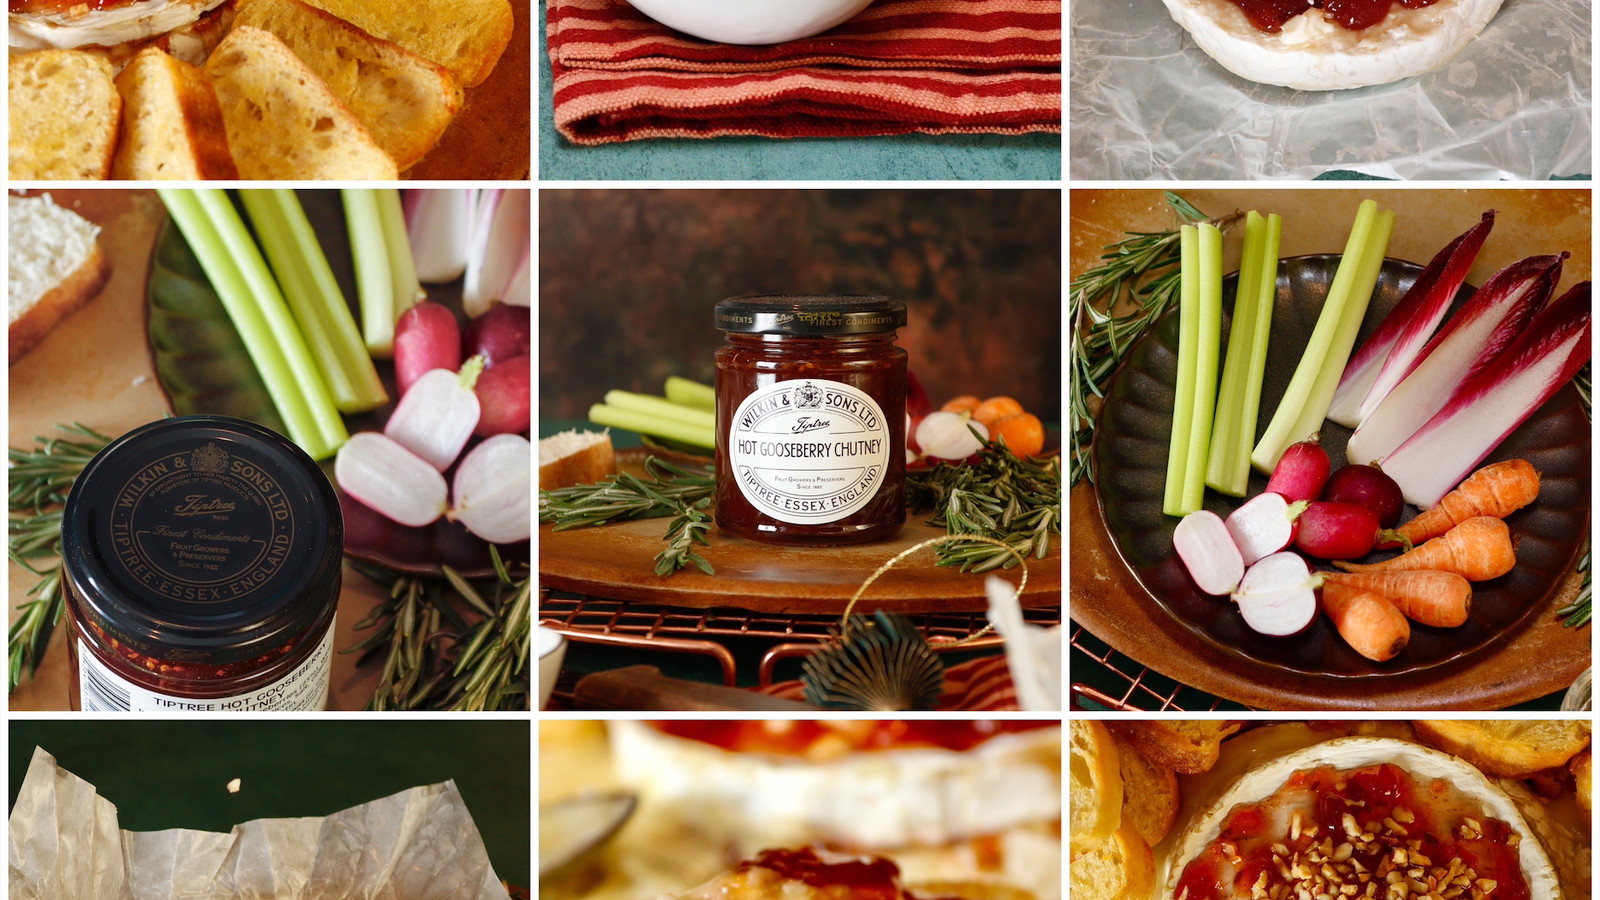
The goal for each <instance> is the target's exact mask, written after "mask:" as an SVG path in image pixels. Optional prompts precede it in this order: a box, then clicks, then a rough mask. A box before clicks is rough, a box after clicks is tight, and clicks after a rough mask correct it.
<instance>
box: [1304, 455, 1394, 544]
mask: <svg viewBox="0 0 1600 900" xmlns="http://www.w3.org/2000/svg"><path fill="white" fill-rule="evenodd" d="M1322 499H1324V500H1337V501H1340V502H1344V503H1359V504H1361V505H1362V506H1365V507H1366V508H1367V509H1370V510H1372V512H1373V513H1374V514H1375V515H1377V517H1378V525H1379V527H1382V528H1393V527H1394V526H1395V525H1397V524H1399V522H1400V513H1401V512H1403V511H1404V510H1405V506H1406V500H1405V498H1404V497H1402V496H1401V495H1400V485H1398V484H1395V483H1394V479H1393V478H1390V477H1389V476H1388V475H1385V474H1384V472H1383V470H1382V469H1380V468H1378V467H1377V466H1354V465H1351V466H1344V467H1342V468H1340V469H1338V470H1337V471H1335V472H1334V473H1333V474H1332V475H1330V476H1328V485H1327V487H1325V488H1323V489H1322Z"/></svg>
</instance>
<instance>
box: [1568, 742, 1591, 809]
mask: <svg viewBox="0 0 1600 900" xmlns="http://www.w3.org/2000/svg"><path fill="white" fill-rule="evenodd" d="M1567 765H1568V767H1569V768H1571V769H1572V780H1573V789H1574V790H1575V791H1576V792H1577V798H1578V808H1579V809H1581V810H1583V811H1584V812H1588V811H1589V809H1590V806H1589V804H1590V802H1591V801H1590V799H1589V797H1590V793H1589V791H1590V784H1591V782H1592V780H1593V778H1594V755H1593V754H1592V753H1591V752H1590V751H1589V750H1584V751H1583V752H1582V753H1579V754H1578V755H1577V756H1574V757H1573V758H1572V762H1570V763H1568V764H1567Z"/></svg>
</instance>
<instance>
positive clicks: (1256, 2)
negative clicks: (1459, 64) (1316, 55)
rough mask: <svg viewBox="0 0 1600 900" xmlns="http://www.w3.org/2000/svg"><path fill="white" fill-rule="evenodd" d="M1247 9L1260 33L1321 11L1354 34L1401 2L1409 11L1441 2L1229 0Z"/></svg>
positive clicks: (1371, 24) (1270, 31) (1379, 19)
mask: <svg viewBox="0 0 1600 900" xmlns="http://www.w3.org/2000/svg"><path fill="white" fill-rule="evenodd" d="M1229 2H1231V3H1233V5H1234V6H1237V7H1239V8H1240V9H1241V10H1244V14H1245V16H1246V17H1247V18H1248V19H1249V20H1250V24H1252V25H1254V26H1255V27H1256V28H1257V29H1258V30H1260V31H1265V32H1267V33H1268V34H1276V33H1277V32H1279V31H1282V30H1283V26H1284V23H1286V22H1288V21H1289V20H1290V19H1292V18H1294V17H1295V16H1298V15H1301V14H1302V13H1305V12H1307V11H1309V10H1311V9H1321V10H1322V11H1323V13H1324V14H1326V15H1327V17H1328V19H1329V21H1332V22H1336V23H1338V24H1339V25H1341V26H1342V27H1344V28H1347V29H1349V30H1350V31H1361V30H1363V29H1367V28H1371V27H1372V26H1374V25H1376V24H1378V23H1379V22H1382V21H1383V20H1384V19H1385V18H1387V17H1388V15H1389V9H1390V7H1392V6H1394V4H1396V3H1398V4H1400V5H1401V6H1403V7H1406V8H1407V9H1418V8H1420V7H1424V6H1432V5H1433V4H1435V3H1437V2H1438V0H1313V2H1311V3H1309V4H1308V3H1307V2H1306V0H1229Z"/></svg>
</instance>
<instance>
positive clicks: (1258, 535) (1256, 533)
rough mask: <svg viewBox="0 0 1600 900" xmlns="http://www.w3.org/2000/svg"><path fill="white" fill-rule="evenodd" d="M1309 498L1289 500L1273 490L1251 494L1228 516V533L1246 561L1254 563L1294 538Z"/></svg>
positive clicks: (1287, 544)
mask: <svg viewBox="0 0 1600 900" xmlns="http://www.w3.org/2000/svg"><path fill="white" fill-rule="evenodd" d="M1305 508H1306V502H1305V501H1304V500H1301V501H1299V502H1297V503H1290V502H1289V501H1288V500H1285V499H1284V498H1283V495H1281V494H1275V493H1273V492H1271V491H1267V492H1266V493H1262V494H1258V495H1256V496H1255V497H1252V498H1250V500H1248V501H1246V502H1245V504H1244V505H1243V506H1241V507H1239V508H1238V509H1236V510H1234V511H1233V514H1232V515H1230V516H1228V521H1227V526H1228V534H1229V535H1230V536H1231V537H1232V538H1233V543H1234V544H1235V545H1236V546H1237V547H1238V548H1239V555H1240V556H1241V557H1243V558H1244V564H1245V565H1247V566H1249V565H1254V564H1255V562H1256V560H1258V559H1260V558H1261V557H1263V556H1266V555H1267V554H1269V553H1277V552H1278V551H1279V550H1282V549H1283V548H1285V547H1287V546H1289V542H1290V541H1293V540H1294V533H1295V530H1296V525H1295V522H1296V520H1297V519H1299V518H1300V514H1301V513H1302V512H1304V511H1305Z"/></svg>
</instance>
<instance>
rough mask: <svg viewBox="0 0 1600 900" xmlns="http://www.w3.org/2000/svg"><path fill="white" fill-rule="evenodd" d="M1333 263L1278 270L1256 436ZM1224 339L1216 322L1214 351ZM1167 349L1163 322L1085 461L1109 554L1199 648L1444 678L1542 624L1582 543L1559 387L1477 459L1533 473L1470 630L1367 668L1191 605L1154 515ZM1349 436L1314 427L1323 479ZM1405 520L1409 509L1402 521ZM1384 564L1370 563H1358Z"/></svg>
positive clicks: (1255, 481)
mask: <svg viewBox="0 0 1600 900" xmlns="http://www.w3.org/2000/svg"><path fill="white" fill-rule="evenodd" d="M1338 264H1339V257H1338V256H1337V255H1322V256H1302V257H1293V258H1290V259H1285V260H1283V262H1282V264H1281V265H1280V267H1279V271H1278V293H1277V299H1276V301H1275V308H1274V312H1273V317H1274V318H1273V326H1272V328H1273V330H1272V338H1271V342H1270V344H1269V347H1268V355H1267V374H1266V382H1265V384H1264V385H1263V387H1262V398H1261V415H1260V417H1259V420H1258V423H1257V435H1258V437H1259V434H1260V432H1261V431H1264V430H1265V429H1266V425H1267V422H1268V421H1269V420H1270V418H1271V413H1272V410H1274V409H1276V408H1277V405H1278V402H1279V400H1280V399H1281V398H1282V397H1283V392H1284V389H1285V387H1286V386H1287V384H1288V381H1289V376H1290V375H1291V374H1292V373H1293V371H1294V366H1295V364H1296V363H1297V362H1298V361H1299V358H1300V354H1301V352H1302V350H1303V349H1304V347H1305V345H1306V342H1307V341H1308V340H1309V338H1310V335H1311V330H1312V328H1313V327H1314V326H1315V324H1316V317H1317V314H1318V313H1319V312H1320V311H1321V309H1322V303H1323V300H1324V298H1325V297H1326V296H1327V292H1328V287H1329V285H1330V284H1331V283H1332V281H1333V276H1334V272H1335V270H1336V269H1337V268H1338ZM1420 271H1421V268H1420V267H1419V266H1417V265H1415V264H1412V263H1406V262H1398V261H1394V260H1388V261H1386V262H1385V263H1384V266H1383V270H1382V273H1381V274H1380V275H1379V278H1378V287H1377V291H1376V292H1375V294H1374V296H1373V298H1372V303H1371V306H1370V307H1369V308H1368V312H1367V317H1366V320H1365V321H1364V322H1363V323H1362V332H1361V338H1360V340H1362V341H1364V340H1366V338H1367V336H1368V335H1369V334H1370V333H1371V331H1372V330H1373V329H1374V328H1375V327H1376V325H1377V323H1378V322H1379V321H1380V320H1381V319H1382V317H1383V316H1384V315H1385V314H1386V313H1388V311H1389V310H1390V309H1392V308H1394V305H1395V303H1396V302H1398V301H1399V299H1400V297H1401V296H1402V295H1403V294H1404V293H1405V291H1406V289H1407V288H1409V287H1410V286H1411V284H1412V282H1413V281H1415V280H1416V277H1417V275H1418V273H1419V272H1420ZM1235 277H1236V276H1232V275H1230V276H1229V277H1228V278H1227V279H1226V281H1225V287H1224V288H1223V296H1224V297H1231V296H1232V293H1233V282H1234V280H1235ZM1471 294H1472V290H1471V289H1470V288H1464V289H1463V290H1462V292H1461V294H1460V295H1459V296H1458V297H1457V298H1456V300H1457V303H1458V304H1459V303H1460V302H1462V301H1464V300H1465V299H1466V298H1467V297H1468V296H1470V295H1471ZM1225 315H1226V311H1225ZM1227 329H1228V323H1227V321H1226V320H1225V321H1224V323H1223V332H1222V333H1223V340H1224V343H1226V340H1227V333H1228V331H1227ZM1177 346H1178V319H1177V316H1176V315H1175V314H1172V315H1167V316H1165V317H1163V318H1162V319H1161V320H1160V321H1158V322H1157V323H1156V324H1155V325H1154V327H1152V328H1151V329H1150V330H1149V331H1148V332H1147V333H1146V334H1145V335H1144V336H1143V337H1141V338H1140V340H1139V341H1138V342H1137V343H1136V344H1135V346H1134V347H1133V349H1132V350H1131V351H1129V354H1128V357H1127V360H1126V361H1125V362H1124V364H1123V366H1122V368H1121V369H1120V370H1119V371H1118V373H1117V376H1116V378H1115V379H1114V380H1113V382H1112V384H1111V385H1110V387H1109V390H1108V391H1107V395H1106V401H1105V405H1104V407H1103V408H1102V411H1101V413H1100V421H1099V425H1098V427H1097V428H1096V432H1095V433H1096V437H1095V447H1094V453H1095V465H1096V467H1097V471H1098V472H1099V473H1100V477H1099V479H1098V484H1097V490H1098V495H1099V500H1100V511H1101V516H1102V517H1103V519H1104V521H1105V525H1106V530H1107V531H1108V532H1109V533H1110V535H1111V539H1112V542H1113V543H1114V544H1115V545H1116V547H1117V551H1118V553H1120V554H1121V556H1122V559H1123V561H1124V562H1125V563H1127V565H1128V567H1129V569H1131V570H1132V572H1133V574H1134V576H1135V577H1136V578H1137V579H1138V581H1139V583H1140V584H1141V585H1142V586H1143V587H1144V589H1145V591H1146V592H1147V593H1148V594H1149V595H1150V597H1151V599H1152V600H1153V601H1155V602H1156V603H1157V604H1159V605H1160V606H1161V607H1162V608H1163V609H1164V610H1166V611H1167V612H1168V613H1169V614H1170V615H1171V616H1172V617H1173V618H1174V619H1175V620H1176V621H1177V622H1178V623H1179V624H1180V625H1182V626H1183V627H1184V628H1186V629H1188V630H1189V631H1190V632H1191V633H1192V634H1193V635H1194V636H1195V638H1196V639H1197V640H1202V641H1205V642H1207V643H1209V644H1211V645H1213V646H1215V647H1217V648H1218V649H1219V650H1221V651H1222V652H1224V653H1228V654H1231V655H1233V656H1237V657H1240V658H1243V659H1247V660H1251V661H1253V662H1256V663H1259V664H1261V665H1263V666H1269V667H1273V668H1276V669H1282V670H1287V671H1290V672H1297V673H1301V674H1307V675H1319V676H1327V677H1335V678H1361V677H1382V676H1387V675H1396V674H1400V673H1408V672H1417V671H1420V670H1423V669H1428V668H1432V667H1435V666H1442V665H1446V664H1449V663H1452V662H1456V661H1459V660H1462V659H1464V658H1467V657H1469V656H1472V655H1474V654H1478V653H1483V652H1485V651H1488V650H1491V649H1492V648H1493V647H1494V646H1495V645H1496V644H1498V643H1499V642H1500V641H1502V640H1504V639H1505V638H1506V637H1507V636H1509V635H1510V634H1512V633H1513V632H1515V631H1517V630H1518V629H1520V628H1522V627H1524V626H1525V625H1527V624H1528V622H1529V621H1530V620H1531V619H1532V618H1533V617H1534V616H1536V615H1539V614H1540V613H1542V612H1548V610H1547V609H1546V605H1547V604H1546V601H1547V600H1549V599H1550V598H1551V597H1552V596H1553V595H1554V593H1555V592H1556V590H1557V589H1558V587H1559V586H1560V584H1561V581H1562V579H1563V578H1564V577H1565V575H1566V573H1567V572H1568V571H1569V570H1570V569H1571V567H1572V564H1573V561H1574V559H1576V557H1577V555H1578V553H1579V552H1580V550H1581V548H1582V546H1583V544H1584V542H1585V540H1586V538H1587V537H1588V531H1589V455H1590V438H1589V421H1588V418H1587V417H1586V415H1585V414H1584V410H1583V405H1582V402H1581V400H1580V399H1579V397H1578V393H1577V391H1576V390H1575V389H1574V388H1573V387H1572V386H1571V385H1570V384H1569V385H1567V386H1566V387H1564V388H1562V389H1561V391H1560V392H1559V393H1557V394H1556V396H1554V397H1552V398H1551V399H1550V401H1549V402H1547V403H1546V404H1545V405H1544V406H1543V407H1542V408H1540V409H1539V410H1538V411H1537V412H1535V413H1534V415H1533V416H1532V417H1531V418H1529V419H1528V421H1526V422H1524V423H1523V424H1522V427H1520V428H1518V429H1517V430H1516V431H1515V432H1513V433H1512V434H1511V435H1510V436H1509V437H1507V438H1506V440H1505V441H1504V442H1502V443H1501V445H1500V446H1499V447H1498V448H1496V449H1495V451H1494V452H1493V453H1492V454H1490V456H1489V458H1488V459H1487V460H1485V462H1492V461H1495V460H1500V459H1511V458H1516V457H1521V458H1523V459H1526V460H1528V461H1530V462H1532V463H1533V465H1534V467H1535V468H1537V469H1538V470H1539V472H1540V476H1541V482H1540V492H1539V499H1538V500H1536V501H1534V503H1533V504H1532V505H1530V506H1528V507H1526V508H1524V509H1521V510H1519V511H1517V512H1516V513H1514V514H1512V515H1511V516H1510V517H1509V518H1508V519H1507V520H1506V522H1507V524H1509V525H1510V526H1511V531H1512V537H1513V539H1514V540H1515V542H1516V549H1517V566H1516V568H1515V569H1513V570H1512V571H1511V572H1510V573H1509V574H1507V575H1504V576H1502V577H1500V578H1496V579H1494V580H1492V581H1487V582H1480V583H1478V584H1475V585H1474V586H1473V599H1472V615H1471V619H1470V620H1469V621H1468V622H1467V624H1465V625H1463V626H1461V627H1460V628H1448V629H1447V628H1430V627H1427V626H1422V625H1415V624H1413V625H1412V632H1411V643H1410V645H1409V646H1407V647H1406V649H1405V650H1403V651H1402V652H1401V653H1400V655H1399V656H1398V657H1396V658H1395V659H1393V660H1390V661H1389V662H1387V663H1374V662H1371V661H1369V660H1367V659H1364V658H1363V657H1361V656H1359V655H1358V654H1356V653H1355V651H1353V650H1351V649H1350V648H1349V647H1348V646H1346V645H1345V643H1344V641H1343V640H1342V639H1340V637H1339V635H1338V633H1337V632H1336V631H1334V629H1333V626H1332V625H1331V624H1329V623H1328V621H1327V620H1326V618H1324V617H1320V616H1319V617H1318V619H1317V621H1316V622H1315V623H1314V624H1313V625H1312V626H1311V627H1310V628H1309V629H1308V630H1307V631H1305V632H1303V633H1301V634H1298V635H1295V636H1292V637H1287V638H1274V637H1266V636H1263V635H1259V634H1256V633H1255V632H1253V631H1251V630H1250V629H1249V628H1247V627H1246V626H1245V624H1244V621H1243V619H1241V618H1240V617H1239V614H1238V612H1237V610H1236V609H1235V608H1234V605H1233V603H1232V602H1231V601H1229V600H1228V599H1227V598H1226V597H1212V596H1209V595H1207V594H1204V593H1201V592H1200V590H1199V589H1198V588H1196V587H1195V586H1194V583H1193V582H1192V581H1191V580H1190V579H1189V575H1188V573H1187V572H1186V571H1185V570H1184V568H1183V565H1182V563H1181V562H1180V561H1179V560H1178V557H1177V554H1176V553H1175V552H1174V551H1173V549H1172V530H1173V528H1174V526H1176V525H1177V523H1178V520H1177V519H1176V518H1173V517H1171V516H1166V515H1163V514H1162V512H1161V499H1162V496H1161V495H1162V489H1163V486H1164V484H1165V481H1166V464H1167V443H1168V439H1169V437H1170V434H1171V431H1172V407H1173V393H1174V378H1175V371H1176V364H1177ZM1357 346H1359V344H1358V345H1357ZM1349 437H1350V431H1349V429H1346V428H1342V427H1340V426H1338V425H1335V424H1333V423H1332V422H1326V423H1324V427H1323V431H1322V443H1323V446H1324V447H1326V448H1327V450H1328V454H1329V456H1331V457H1332V458H1333V465H1334V468H1338V467H1339V466H1342V465H1344V461H1345V460H1344V447H1345V442H1346V441H1348V440H1349ZM1265 487H1266V477H1265V476H1263V475H1261V474H1260V473H1256V472H1252V473H1251V476H1250V489H1249V494H1250V496H1254V495H1255V494H1257V493H1259V492H1261V491H1262V490H1264V489H1265ZM1242 502H1243V501H1242V500H1240V499H1236V498H1232V497H1224V496H1222V495H1220V494H1218V493H1216V492H1215V491H1210V490H1208V491H1206V501H1205V507H1206V508H1207V509H1209V510H1211V511H1213V512H1215V513H1217V514H1218V515H1221V516H1227V515H1228V514H1229V513H1230V512H1232V511H1233V510H1234V509H1235V508H1237V507H1238V506H1239V504H1240V503H1242ZM1416 512H1417V510H1415V509H1413V508H1411V507H1407V509H1406V513H1405V517H1407V518H1409V517H1410V516H1412V515H1415V514H1416ZM1392 555H1394V554H1393V553H1392V552H1390V553H1383V554H1373V556H1372V557H1371V560H1369V561H1373V560H1377V559H1380V558H1384V557H1388V556H1392ZM1529 662H1530V665H1533V664H1536V661H1532V660H1530V661H1529Z"/></svg>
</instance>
